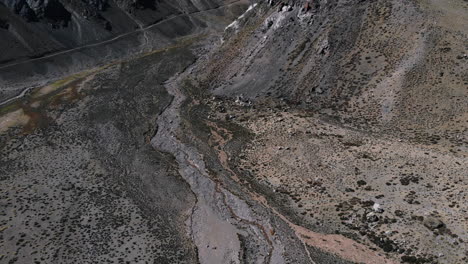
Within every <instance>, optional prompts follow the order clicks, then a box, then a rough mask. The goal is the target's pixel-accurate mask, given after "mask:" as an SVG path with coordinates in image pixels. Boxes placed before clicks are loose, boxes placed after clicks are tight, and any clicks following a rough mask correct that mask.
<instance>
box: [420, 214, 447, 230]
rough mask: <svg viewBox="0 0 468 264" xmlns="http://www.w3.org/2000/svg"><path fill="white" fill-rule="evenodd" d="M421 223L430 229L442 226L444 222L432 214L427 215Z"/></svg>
mask: <svg viewBox="0 0 468 264" xmlns="http://www.w3.org/2000/svg"><path fill="white" fill-rule="evenodd" d="M423 225H424V226H425V227H427V228H429V229H430V230H435V229H438V228H442V227H444V226H445V224H444V223H443V222H442V221H441V220H440V219H437V218H435V217H432V216H427V217H425V218H424V220H423Z"/></svg>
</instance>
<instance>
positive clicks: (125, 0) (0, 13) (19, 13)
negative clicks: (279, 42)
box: [0, 0, 229, 63]
mask: <svg viewBox="0 0 468 264" xmlns="http://www.w3.org/2000/svg"><path fill="white" fill-rule="evenodd" d="M227 2H229V1H223V0H209V1H203V2H199V1H190V0H177V1H168V0H162V1H160V0H158V1H156V0H115V1H114V0H78V1H75V0H46V1H42V0H41V1H39V0H27V1H25V0H2V1H0V17H1V18H2V25H3V26H2V29H1V30H0V36H1V37H2V39H3V40H4V41H2V46H1V47H0V48H2V50H3V51H4V52H2V53H1V55H0V56H1V57H0V63H5V62H8V61H12V60H17V59H20V58H25V57H37V56H42V55H44V54H48V53H51V52H55V51H59V50H64V49H70V48H75V47H79V46H82V45H86V44H89V43H96V42H99V41H103V40H107V39H110V38H113V37H116V36H118V35H121V34H125V33H128V32H132V31H134V30H136V29H141V28H143V27H146V26H148V25H151V24H154V23H157V22H159V21H162V20H164V19H166V18H168V17H172V16H177V15H181V14H189V13H195V12H198V11H200V10H207V9H213V8H216V7H219V6H220V5H222V4H225V3H227ZM173 30H175V31H177V30H178V29H173Z"/></svg>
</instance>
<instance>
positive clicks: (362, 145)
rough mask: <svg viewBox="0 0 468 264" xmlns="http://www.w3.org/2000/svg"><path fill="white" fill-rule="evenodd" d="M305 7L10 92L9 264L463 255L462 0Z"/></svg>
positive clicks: (3, 122)
mask: <svg viewBox="0 0 468 264" xmlns="http://www.w3.org/2000/svg"><path fill="white" fill-rule="evenodd" d="M304 2H305V1H300V0H297V1H289V2H288V3H286V2H280V1H260V2H258V3H256V4H252V5H251V6H250V7H249V8H248V9H247V6H245V5H244V6H243V8H244V9H243V10H246V11H245V13H244V14H243V15H242V16H240V17H239V18H238V19H237V20H235V21H234V22H233V23H232V24H230V25H229V23H228V22H227V21H225V20H224V19H223V17H222V16H221V18H219V17H218V18H217V16H216V15H215V16H212V14H208V13H207V14H205V13H202V14H199V16H198V17H197V19H202V18H203V19H205V20H206V21H210V22H208V23H207V24H208V25H211V24H216V22H220V23H221V21H222V22H223V23H221V24H219V25H217V26H216V27H215V28H216V29H221V31H222V32H221V31H213V30H206V31H199V30H198V29H197V30H195V31H193V32H190V34H189V33H187V32H186V34H189V36H187V37H183V38H180V37H178V38H176V39H172V40H171V41H170V43H165V44H164V45H163V46H164V47H162V48H161V49H154V50H153V51H151V52H147V50H145V52H143V53H139V54H134V55H135V56H133V58H132V59H126V60H116V61H114V62H111V63H106V64H102V66H99V67H89V68H88V69H87V70H85V71H82V72H78V73H76V74H73V75H69V76H65V77H61V78H59V79H57V80H56V81H49V82H47V83H46V84H44V83H43V82H39V83H37V84H36V85H34V86H26V87H28V89H26V90H24V91H25V92H24V93H23V94H19V96H18V97H17V98H15V99H13V100H8V101H3V103H2V105H1V106H0V150H1V151H0V180H1V187H2V188H1V193H0V195H1V203H2V209H4V210H2V213H1V214H0V234H1V237H2V241H3V243H2V244H0V251H1V255H0V260H1V262H2V263H3V262H5V263H77V262H78V263H96V262H99V263H104V262H109V263H320V264H321V263H369V264H375V263H446V264H453V263H455V264H458V263H460V264H461V263H466V262H467V257H468V256H467V254H468V251H467V243H466V241H467V240H468V235H467V230H468V219H467V210H468V208H467V205H466V200H467V193H466V190H467V187H468V178H467V176H468V171H467V169H466V168H467V167H468V152H467V150H468V139H467V135H468V134H467V132H468V126H467V122H468V119H467V118H468V115H467V114H466V113H467V112H468V102H467V100H466V96H467V92H468V90H467V89H466V88H467V80H466V74H465V72H466V69H467V64H466V61H467V59H468V57H467V56H466V33H467V32H466V27H465V26H464V25H466V23H465V22H466V16H464V14H465V13H466V12H465V11H466V8H467V4H466V2H464V1H461V0H451V1H442V0H417V1H416V0H414V1H405V2H402V1H351V0H329V1H316V2H315V4H314V5H305V4H304ZM229 10H230V8H229ZM216 12H221V13H222V12H224V11H221V10H217V11H216ZM225 12H226V14H229V15H232V14H233V13H236V12H235V11H232V10H230V11H225ZM217 15H219V14H217ZM0 22H1V21H0ZM220 25H223V26H220ZM225 26H226V28H224V27H225ZM186 34H183V35H186ZM103 48H105V46H104V47H103ZM113 48H115V47H113ZM50 63H51V62H50V61H49V60H48V61H47V62H46V63H45V64H44V65H50ZM59 64H60V63H59ZM41 65H42V64H41ZM35 67H36V68H39V67H38V66H37V65H36V66H35ZM65 72H66V71H65ZM7 74H8V75H9V74H11V71H8V72H7ZM57 74H59V73H57V72H56V73H54V75H53V76H57ZM23 84H24V83H23ZM28 85H30V84H28ZM18 87H19V86H18ZM18 87H14V89H13V88H12V90H11V91H13V90H14V91H20V89H19V88H18ZM7 88H9V89H10V88H11V87H7ZM11 91H10V92H11Z"/></svg>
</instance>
